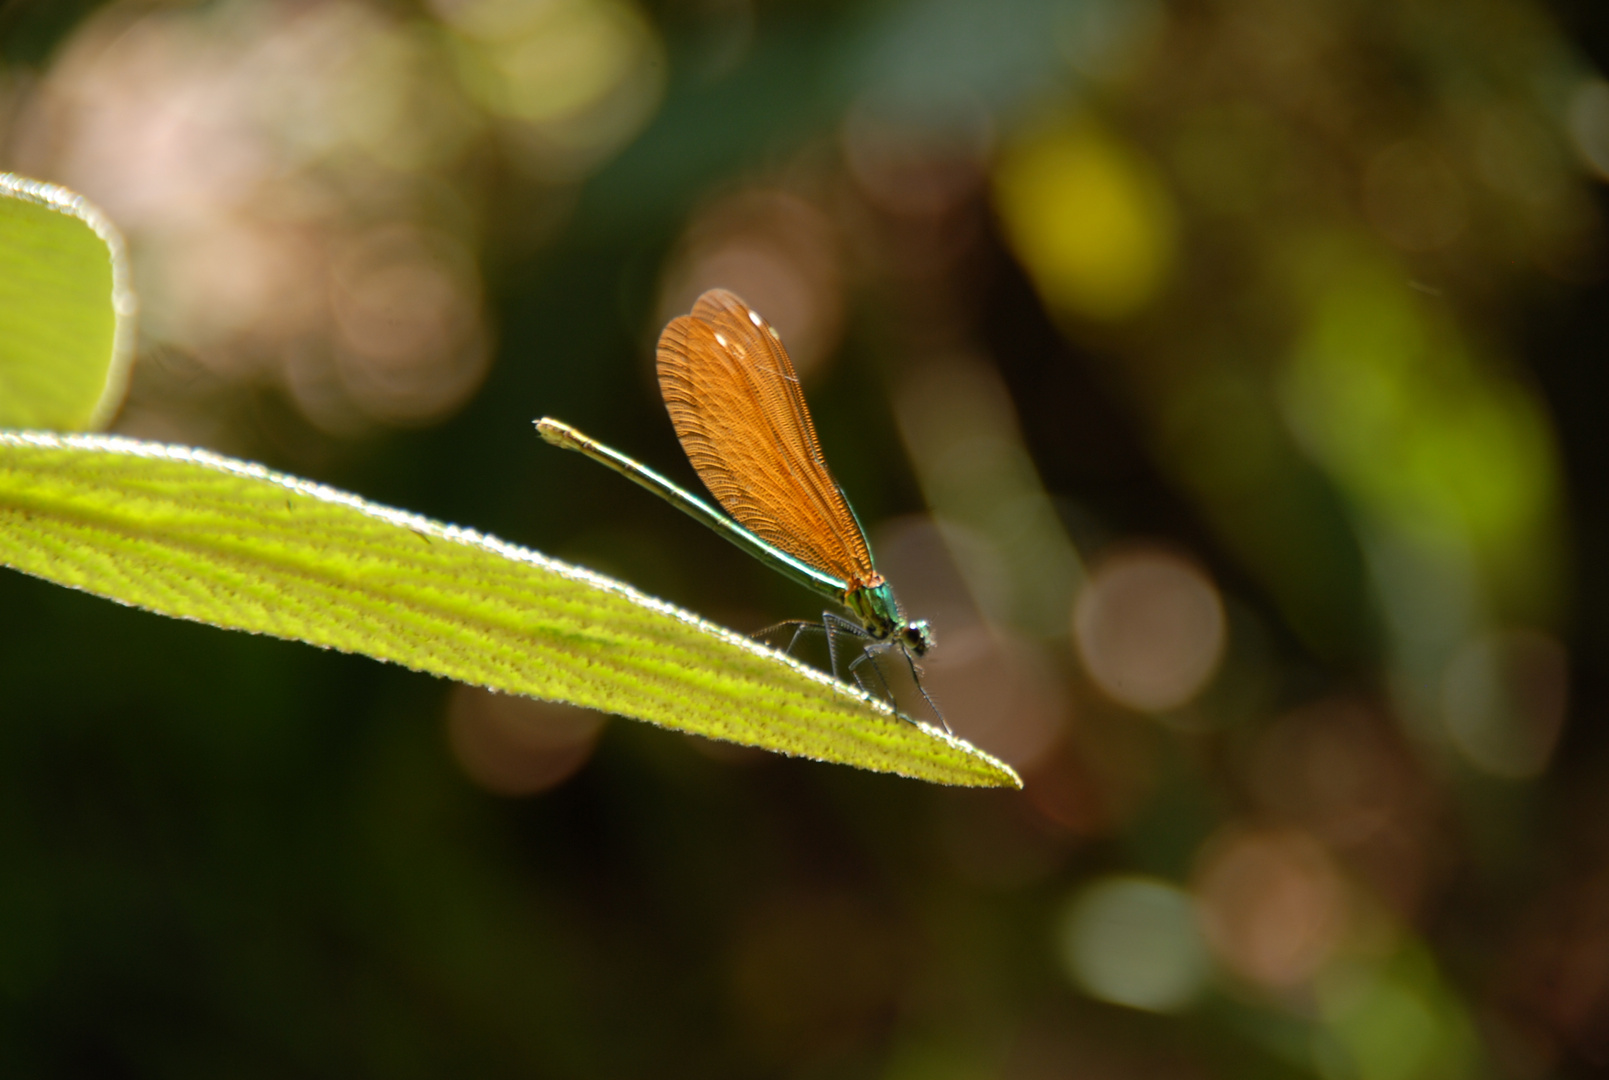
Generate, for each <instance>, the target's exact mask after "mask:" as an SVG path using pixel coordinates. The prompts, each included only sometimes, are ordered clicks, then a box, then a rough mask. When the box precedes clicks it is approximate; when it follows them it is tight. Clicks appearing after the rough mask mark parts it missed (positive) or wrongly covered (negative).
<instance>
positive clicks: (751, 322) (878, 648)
mask: <svg viewBox="0 0 1609 1080" xmlns="http://www.w3.org/2000/svg"><path fill="white" fill-rule="evenodd" d="M659 388H660V392H661V393H662V394H663V395H664V398H665V408H666V409H668V410H669V411H670V420H671V424H672V426H674V427H675V429H676V436H677V438H679V439H680V440H681V443H682V449H683V450H685V451H686V452H687V457H688V460H690V461H691V462H692V463H693V468H694V470H696V471H697V473H698V475H699V478H700V479H702V480H703V481H704V485H705V486H706V487H708V488H709V490H710V493H711V494H713V495H714V496H715V498H716V500H717V501H718V502H720V504H721V505H722V506H723V507H725V508H726V512H727V514H730V515H731V517H727V516H726V515H725V514H722V513H721V512H720V511H718V510H716V509H715V508H714V507H712V506H710V505H709V503H707V502H705V501H704V500H702V499H700V498H698V497H697V496H696V495H693V494H690V493H689V492H687V491H685V490H683V489H682V488H680V487H678V486H676V485H675V484H673V483H671V482H670V481H669V480H666V479H665V478H664V477H663V476H660V475H659V474H658V473H656V472H654V471H653V470H652V469H649V468H647V467H646V466H644V465H641V464H639V463H637V462H635V461H633V460H632V459H631V458H629V457H626V456H625V455H624V454H622V453H620V452H619V451H617V450H612V449H610V448H609V447H607V446H604V445H603V444H602V443H600V442H597V441H596V440H593V439H590V438H588V437H587V436H585V435H583V434H581V433H580V432H579V431H577V430H575V429H574V428H572V427H570V426H569V425H567V424H561V423H560V422H558V421H557V420H551V419H547V418H543V419H541V420H538V421H536V429H537V431H539V432H541V434H542V437H543V438H544V439H546V440H547V441H548V442H550V443H552V444H554V445H555V446H562V447H565V448H567V449H570V450H578V451H580V452H581V453H583V454H585V455H587V456H588V457H590V458H592V459H593V460H594V461H598V462H601V463H602V464H604V465H607V466H609V468H611V469H613V470H615V471H616V472H618V473H620V474H622V475H623V476H625V477H627V478H628V479H631V480H634V481H636V482H637V483H638V484H641V485H642V486H643V487H645V488H647V489H648V490H649V491H652V492H653V493H654V494H656V495H658V496H659V497H661V498H663V499H665V500H666V501H667V502H669V503H671V504H672V505H673V506H676V507H678V508H680V509H681V510H682V511H683V512H685V513H687V514H689V515H690V516H692V517H694V518H696V519H697V520H699V521H701V522H703V523H704V524H705V525H708V526H709V527H710V528H712V529H714V530H715V531H716V532H718V533H720V534H721V535H722V536H724V537H726V538H727V539H728V540H730V541H731V542H732V543H734V544H736V545H737V546H738V547H740V548H742V549H743V550H744V551H747V552H748V553H749V554H750V555H753V556H754V557H755V558H757V559H759V560H761V561H762V562H764V563H766V564H768V565H770V566H772V567H774V568H776V569H777V570H779V571H781V572H782V573H783V574H784V575H786V576H787V577H790V578H792V579H793V580H794V581H796V582H798V583H799V584H801V585H803V586H805V587H806V588H808V589H813V590H815V591H816V592H817V593H819V594H820V595H822V596H825V597H826V598H827V599H829V600H831V601H833V602H834V603H836V604H840V605H842V606H843V607H844V608H845V609H847V610H848V611H849V613H850V614H851V615H852V616H853V618H852V619H850V618H845V617H844V616H842V615H838V614H836V613H834V612H831V611H828V612H824V613H823V614H822V617H821V622H820V623H813V622H809V621H806V620H789V621H788V622H786V623H778V624H777V626H774V627H771V628H770V629H769V630H768V631H762V634H763V633H769V632H770V631H774V630H776V629H779V628H780V627H783V626H792V627H794V635H793V640H792V641H790V642H789V644H788V649H789V651H791V650H792V648H793V645H794V644H795V643H796V642H797V641H798V638H799V635H800V633H802V632H804V631H806V630H810V629H820V630H822V631H824V632H825V633H826V635H827V653H828V657H829V659H830V661H831V663H832V668H833V675H834V676H835V677H836V676H837V674H838V651H837V643H836V638H837V636H838V634H839V633H847V634H849V635H851V636H853V637H855V638H858V639H860V641H861V642H862V646H863V648H862V652H861V655H860V656H858V657H856V658H855V659H854V660H853V661H852V662H851V663H850V665H849V671H850V674H852V675H854V676H855V679H856V681H857V682H858V683H860V686H861V688H862V689H863V690H865V689H867V686H866V679H865V677H864V674H863V672H862V671H861V670H860V669H861V665H862V664H865V663H866V662H867V661H868V660H870V661H871V664H870V668H871V670H872V672H874V673H875V679H876V680H877V682H879V683H880V684H881V687H882V690H883V692H884V694H885V695H887V696H888V697H890V698H892V696H893V694H892V692H891V690H890V689H889V686H888V681H887V679H886V677H885V676H884V675H883V673H882V671H881V669H879V668H878V667H877V664H876V659H875V658H876V656H877V655H878V654H879V653H884V652H888V651H897V652H898V653H899V654H900V655H902V656H903V657H904V658H905V662H906V664H907V665H908V666H909V668H910V671H911V677H912V679H913V680H914V681H915V683H916V687H917V689H918V690H919V691H921V694H922V697H923V699H924V700H925V701H926V702H927V704H928V706H929V707H930V708H932V710H933V714H934V715H935V716H937V717H938V718H939V720H940V722H941V723H942V722H943V719H944V718H943V716H942V715H941V714H940V713H939V710H938V707H937V706H936V705H934V704H933V699H932V698H931V697H929V696H928V693H927V690H926V689H924V688H923V687H922V681H921V676H920V672H919V670H918V668H917V666H916V660H917V659H918V658H920V657H922V656H924V655H926V653H927V651H928V650H929V649H931V648H932V647H933V631H932V630H931V629H930V628H929V627H928V624H927V622H926V621H925V620H922V619H914V620H913V619H907V618H905V615H904V613H903V612H902V611H901V610H900V606H899V602H898V601H896V600H895V599H894V590H893V588H892V587H891V586H890V585H889V583H888V582H887V580H885V579H884V577H883V575H882V574H879V573H878V572H877V567H876V566H875V565H874V564H873V562H872V553H871V547H870V545H868V544H867V543H866V533H865V530H864V529H862V528H861V527H860V521H859V520H858V519H857V518H856V517H855V512H854V511H853V510H851V509H850V508H849V502H848V500H846V499H845V498H844V492H843V489H842V488H840V487H839V486H838V481H836V480H834V479H833V477H832V473H830V472H829V471H828V470H827V463H826V461H825V460H824V459H823V458H822V456H821V444H820V443H819V442H818V441H817V439H816V427H815V424H813V423H812V422H811V420H810V412H809V410H808V409H806V408H805V400H804V395H803V394H802V393H801V392H800V390H799V377H798V376H797V375H795V374H794V371H793V362H792V361H791V360H789V359H788V353H787V350H786V349H784V348H783V347H782V339H781V338H780V337H778V336H777V332H776V331H775V330H773V329H772V328H771V326H770V325H769V324H768V323H767V322H766V321H765V320H764V319H762V318H761V317H760V315H759V313H758V312H756V311H755V310H754V309H753V308H751V307H749V306H748V305H747V304H745V303H744V302H743V301H742V300H740V299H738V297H736V296H734V295H733V294H732V293H730V292H727V291H726V290H725V289H711V290H710V291H709V292H706V293H705V294H704V295H703V296H700V297H699V298H698V301H697V303H695V304H694V305H693V311H692V313H691V314H689V315H682V316H679V317H677V318H675V319H672V320H671V321H670V324H669V325H668V326H666V327H665V330H664V333H662V334H660V336H659ZM946 726H947V725H946Z"/></svg>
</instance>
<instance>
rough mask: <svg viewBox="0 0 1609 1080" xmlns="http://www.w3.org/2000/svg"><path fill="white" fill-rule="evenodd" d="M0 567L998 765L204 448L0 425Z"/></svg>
mask: <svg viewBox="0 0 1609 1080" xmlns="http://www.w3.org/2000/svg"><path fill="white" fill-rule="evenodd" d="M0 563H4V564H5V565H7V566H11V567H13V568H15V569H17V570H20V571H22V572H24V573H29V574H33V575H35V576H38V577H43V578H46V579H48V580H51V581H55V582H57V583H59V584H63V585H68V586H70V587H73V588H78V589H82V590H84V591H87V592H92V593H95V594H97V595H100V596H106V597H108V598H111V599H114V600H117V601H119V602H121V603H125V604H130V605H132V606H136V607H141V608H145V609H148V610H151V611H155V612H158V613H161V614H165V615H171V616H176V617H180V618H189V619H195V620H198V621H201V622H206V623H209V624H211V625H215V626H220V627H226V628H230V629H237V630H245V631H249V632H253V633H262V634H270V635H273V636H275V637H282V638H289V639H292V640H297V641H305V642H308V643H309V644H313V645H318V646H321V647H324V648H332V649H338V650H341V651H343V652H355V653H362V654H364V655H367V656H372V657H375V658H376V659H380V660H386V661H389V662H392V663H397V664H402V665H404V666H406V667H410V668H414V669H415V670H419V671H426V672H431V673H433V674H437V675H442V676H445V677H447V678H452V679H457V680H460V681H463V682H469V683H475V684H479V685H483V686H489V687H492V688H493V689H497V690H502V691H505V692H508V693H515V694H524V695H528V696H532V697H541V698H549V699H553V700H560V701H569V702H572V703H574V704H577V705H585V706H588V707H591V708H597V709H603V710H606V711H610V712H617V713H621V714H623V715H627V716H631V717H635V718H637V719H642V720H647V721H649V722H651V723H655V724H658V725H660V726H663V727H668V728H673V729H676V730H680V731H686V732H690V733H693V734H699V735H704V736H706V737H709V738H715V739H723V740H727V741H731V742H738V743H744V744H747V745H753V746H760V747H763V748H765V749H769V750H774V751H778V752H781V753H785V754H791V755H794V756H801V757H810V758H815V759H819V760H823V761H833V762H840V763H843V764H850V765H856V766H859V767H861V768H867V769H873V770H876V771H881V772H893V773H898V774H901V775H905V776H911V777H914V778H918V779H923V780H929V781H934V782H937V783H946V784H959V785H966V786H1020V781H1019V780H1018V778H1017V776H1016V774H1015V773H1014V772H1012V771H1011V769H1010V768H1009V767H1007V766H1005V765H1004V764H1002V763H1000V762H998V761H996V760H995V759H993V758H991V757H989V756H988V755H986V754H984V753H982V752H981V751H979V750H977V749H976V748H974V747H972V746H970V745H969V744H967V743H965V742H963V741H961V740H959V739H956V738H954V737H952V736H950V735H948V734H946V733H944V732H940V731H936V730H934V729H932V728H930V727H927V726H926V725H921V724H916V723H912V722H910V721H908V720H903V719H899V718H897V717H895V716H893V715H892V714H891V713H890V712H889V710H888V709H886V708H885V707H881V706H879V705H878V704H875V703H872V702H870V701H868V700H866V699H865V698H864V697H862V696H861V695H858V694H856V693H854V692H853V691H851V690H850V689H849V688H847V687H844V686H842V685H840V684H838V683H836V682H833V681H832V680H830V679H828V678H827V677H826V676H824V675H822V674H821V673H819V672H816V671H813V670H812V669H809V668H806V667H804V666H802V665H799V664H796V663H794V662H792V661H790V660H787V659H785V658H781V657H778V656H777V655H776V654H775V653H772V652H771V651H769V650H767V649H765V648H763V647H761V646H759V645H758V644H756V643H755V642H753V641H751V640H749V639H747V638H744V637H741V636H740V635H736V634H733V633H731V632H729V631H726V630H723V629H721V628H719V627H715V626H712V625H710V624H708V623H705V622H704V621H702V620H700V619H698V618H697V617H696V616H693V615H691V614H689V613H687V612H684V611H681V610H679V609H677V608H674V607H672V606H671V605H668V604H665V603H663V602H661V601H658V600H655V599H653V598H651V597H646V596H643V595H642V594H640V593H637V592H636V591H634V590H632V589H630V588H628V587H626V586H623V585H620V584H619V583H616V582H613V581H610V580H609V579H607V578H604V577H601V576H599V575H596V574H592V573H590V572H588V571H585V570H580V569H577V568H575V567H570V566H566V565H565V564H563V563H559V562H556V561H554V560H551V559H548V558H546V557H545V556H542V555H540V554H538V553H536V552H532V551H528V550H525V549H522V548H518V547H516V546H514V545H512V544H507V543H504V542H503V541H500V540H496V539H495V538H491V537H486V536H482V535H480V534H477V533H474V532H471V531H469V530H465V529H459V528H456V527H453V526H448V525H443V524H440V523H437V522H433V521H429V520H427V519H424V518H419V517H415V516H413V515H410V514H405V513H402V512H401V511H397V510H392V509H389V508H386V507H381V506H376V505H373V504H370V503H366V502H364V501H363V500H361V499H359V498H357V497H356V496H353V495H349V494H346V493H344V492H338V491H334V490H332V489H329V488H324V487H321V486H319V485H315V484H311V483H308V482H305V481H301V480H297V479H295V478H292V477H286V476H280V475H277V474H274V473H271V472H269V471H268V470H267V469H263V468H261V467H260V466H255V465H250V464H247V463H245V462H239V461H233V460H231V459H228V458H223V457H219V456H216V455H212V454H208V453H205V452H203V451H196V450H188V449H184V448H178V447H166V446H159V445H156V444H151V443H140V442H135V441H132V440H127V439H119V438H107V437H95V436H70V437H56V436H49V435H43V434H36V433H26V432H0Z"/></svg>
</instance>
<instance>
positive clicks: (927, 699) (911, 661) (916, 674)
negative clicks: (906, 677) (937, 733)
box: [899, 644, 955, 735]
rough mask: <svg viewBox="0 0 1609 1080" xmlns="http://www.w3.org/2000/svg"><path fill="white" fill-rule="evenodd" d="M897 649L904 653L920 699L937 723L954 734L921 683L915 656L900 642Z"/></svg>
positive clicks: (919, 670)
mask: <svg viewBox="0 0 1609 1080" xmlns="http://www.w3.org/2000/svg"><path fill="white" fill-rule="evenodd" d="M899 651H900V652H902V653H904V654H905V663H906V664H908V665H909V666H910V669H911V681H912V682H914V683H916V689H917V690H919V691H921V694H922V700H923V701H925V702H927V707H928V708H930V709H932V710H933V715H934V716H936V717H938V719H939V723H941V724H943V725H944V730H945V731H949V732H950V734H951V735H954V734H955V732H953V731H950V722H949V721H948V720H946V719H944V714H943V713H941V712H939V707H938V706H937V705H935V704H934V703H933V698H932V696H931V695H929V694H928V692H927V687H925V686H923V685H922V671H921V669H920V668H918V667H917V666H916V658H915V657H913V656H912V655H911V650H909V649H907V648H906V647H905V646H904V645H903V644H901V645H900V647H899Z"/></svg>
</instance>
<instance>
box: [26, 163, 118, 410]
mask: <svg viewBox="0 0 1609 1080" xmlns="http://www.w3.org/2000/svg"><path fill="white" fill-rule="evenodd" d="M133 316H134V297H133V294H132V293H131V292H130V291H129V288H128V268H127V263H126V260H125V258H124V255H123V242H122V240H121V238H120V237H119V236H118V234H117V230H116V229H114V228H113V227H112V225H111V224H110V223H109V222H108V221H107V220H106V218H105V217H104V216H103V215H102V214H101V212H100V211H99V210H96V209H95V208H94V207H93V206H91V205H89V204H88V203H87V202H85V201H84V199H83V198H82V197H81V196H79V195H75V194H73V193H72V192H70V191H68V190H66V189H65V188H59V187H56V186H54V185H51V184H43V183H40V182H38V181H36V180H25V179H23V178H21V177H18V176H13V175H11V174H10V173H0V427H32V428H49V429H53V430H58V431H78V430H83V429H87V428H96V427H100V426H101V425H103V424H104V423H105V422H106V421H107V420H108V419H109V418H110V417H111V415H112V413H113V412H115V411H116V409H117V406H118V404H119V402H121V401H122V398H123V388H124V383H125V381H126V377H127V371H128V360H129V353H130V345H131V342H132V340H133Z"/></svg>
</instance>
